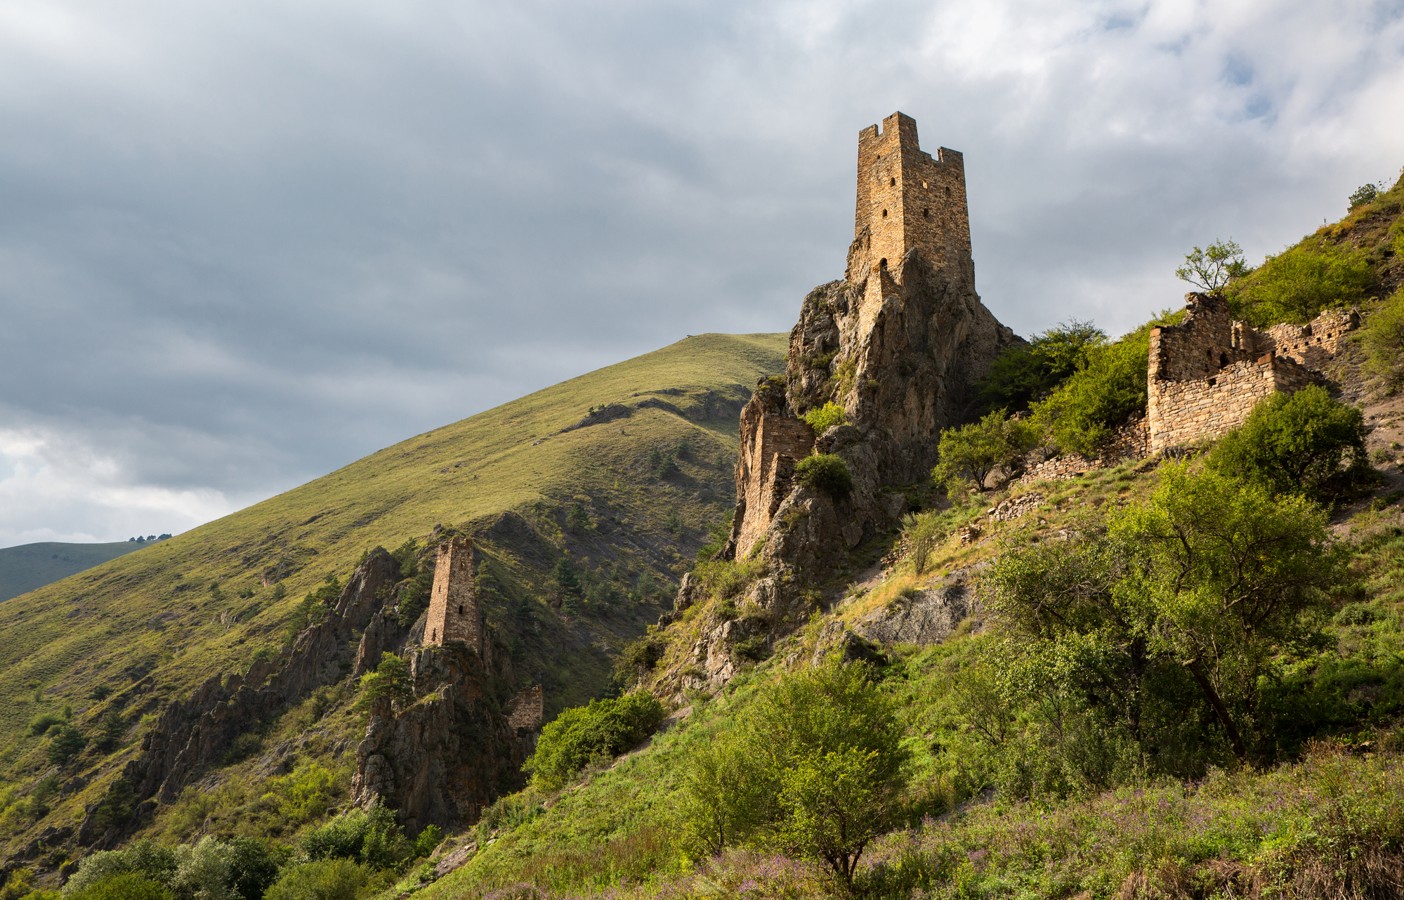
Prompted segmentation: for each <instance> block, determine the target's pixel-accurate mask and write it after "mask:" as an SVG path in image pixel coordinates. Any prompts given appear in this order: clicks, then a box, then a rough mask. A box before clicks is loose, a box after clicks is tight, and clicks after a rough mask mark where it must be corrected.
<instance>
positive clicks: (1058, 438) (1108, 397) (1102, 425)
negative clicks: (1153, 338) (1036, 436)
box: [1034, 325, 1150, 456]
mask: <svg viewBox="0 0 1404 900" xmlns="http://www.w3.org/2000/svg"><path fill="white" fill-rule="evenodd" d="M1149 358H1150V325H1145V326H1142V327H1141V328H1138V329H1137V330H1136V331H1133V332H1132V333H1130V334H1128V335H1126V336H1125V337H1123V338H1121V339H1120V340H1118V341H1117V342H1116V343H1114V344H1106V345H1103V346H1097V347H1093V348H1091V349H1089V351H1088V353H1087V361H1086V363H1085V364H1084V365H1083V366H1082V368H1080V369H1078V370H1077V372H1075V373H1074V374H1073V375H1072V377H1070V378H1069V379H1068V380H1067V381H1065V382H1063V384H1062V386H1061V387H1059V388H1058V389H1057V390H1056V391H1054V392H1053V393H1052V394H1049V395H1048V397H1047V399H1045V400H1042V401H1040V402H1039V403H1036V404H1035V405H1034V421H1035V422H1036V423H1037V424H1038V425H1040V426H1042V427H1044V428H1046V429H1047V430H1048V432H1049V433H1050V434H1052V436H1053V442H1054V443H1055V444H1057V446H1058V449H1059V450H1061V451H1063V452H1065V453H1067V452H1074V453H1081V454H1083V455H1085V456H1094V455H1096V454H1097V452H1098V451H1100V450H1101V449H1102V448H1103V447H1104V446H1105V445H1106V443H1107V441H1109V440H1110V439H1111V437H1112V435H1113V434H1114V433H1115V431H1116V429H1117V428H1119V427H1120V426H1122V425H1124V424H1125V423H1127V422H1128V421H1130V420H1131V419H1132V418H1134V417H1135V416H1137V415H1142V414H1144V413H1145V410H1146V401H1147V391H1146V367H1147V364H1148V360H1149Z"/></svg>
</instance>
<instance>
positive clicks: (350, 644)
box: [79, 548, 399, 845]
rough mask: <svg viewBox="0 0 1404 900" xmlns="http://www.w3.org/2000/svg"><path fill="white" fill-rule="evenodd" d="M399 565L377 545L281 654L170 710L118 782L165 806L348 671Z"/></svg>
mask: <svg viewBox="0 0 1404 900" xmlns="http://www.w3.org/2000/svg"><path fill="white" fill-rule="evenodd" d="M398 579H399V566H398V564H397V563H396V562H395V560H394V558H393V557H391V556H390V554H388V553H386V552H385V551H384V550H383V549H379V548H377V549H376V550H375V551H373V552H372V553H371V554H370V555H369V556H368V557H367V558H366V560H365V561H364V562H363V563H361V565H360V566H359V567H358V568H357V569H356V571H355V573H354V574H353V575H352V576H351V579H350V581H348V582H347V584H346V587H345V589H343V590H342V592H341V595H340V597H339V598H338V599H337V602H336V606H335V607H334V608H333V609H331V610H330V611H329V612H328V615H327V617H326V618H325V619H324V620H323V621H321V622H319V623H317V624H315V625H312V626H310V627H308V628H306V629H304V630H303V631H302V633H301V634H299V635H298V636H297V639H296V640H295V641H294V642H293V643H292V644H291V645H290V646H288V647H285V648H284V649H283V650H282V652H281V653H279V654H278V655H277V656H275V657H272V658H270V659H264V660H255V661H254V663H253V665H251V666H250V667H249V670H248V671H247V672H246V673H245V674H244V675H242V676H240V675H229V676H223V675H213V676H211V677H210V679H209V680H208V681H206V682H205V683H204V684H203V685H202V686H201V687H200V688H199V689H198V690H196V691H195V693H194V694H192V695H191V696H190V697H188V698H186V699H185V700H178V701H176V702H174V703H172V704H170V705H169V706H168V707H166V710H165V712H164V713H162V714H161V718H160V719H159V720H158V721H157V723H156V727H154V728H152V729H151V730H150V731H148V732H147V733H146V736H145V737H144V738H143V739H142V743H141V749H140V750H139V752H138V753H137V756H136V758H135V759H133V760H132V761H131V762H130V763H128V764H127V767H126V769H125V770H124V772H123V776H122V778H123V781H125V782H126V784H127V786H128V787H130V788H131V790H132V792H133V794H134V795H135V798H136V799H137V800H138V801H147V809H149V808H150V807H151V805H153V804H154V803H155V802H161V803H169V802H171V801H173V800H175V799H176V797H178V796H179V795H180V792H181V790H182V789H183V788H184V787H185V786H186V785H188V784H190V783H192V782H193V781H194V780H195V779H196V778H198V777H199V776H200V775H202V774H204V772H205V771H206V770H208V769H209V768H211V767H213V766H215V765H217V764H218V763H219V762H220V761H221V760H222V759H223V758H224V757H225V755H226V754H227V753H228V752H229V749H230V747H231V746H233V745H234V742H235V740H236V739H237V738H238V737H240V736H241V735H243V734H245V733H248V732H250V731H254V730H256V729H257V728H258V726H259V725H261V724H262V723H264V722H266V721H268V720H269V719H270V718H272V717H274V716H276V715H278V714H279V713H281V712H283V711H284V710H286V709H288V708H289V707H291V706H292V705H293V704H294V703H296V702H298V701H300V700H302V699H303V698H305V697H307V696H308V695H309V694H311V693H312V691H313V690H315V689H317V688H319V687H322V686H324V685H328V684H334V683H335V682H337V681H340V680H341V679H343V678H345V677H346V676H347V675H349V674H351V673H352V671H353V667H354V663H355V659H356V653H355V652H354V650H353V648H354V647H355V646H356V645H355V639H356V636H357V634H358V633H360V632H362V631H363V630H364V629H365V628H366V626H367V625H368V624H369V623H370V622H371V621H372V620H373V619H375V618H376V617H377V616H379V615H380V605H381V603H382V601H383V598H384V596H385V595H386V593H387V592H388V589H389V588H390V587H391V586H392V585H393V584H394V583H395V582H396V581H397V580H398ZM102 821H103V820H102V819H100V818H95V817H93V816H91V815H90V816H89V817H88V819H87V820H86V821H85V822H84V823H83V826H82V828H81V829H80V830H79V840H80V841H81V842H82V843H84V844H88V845H101V844H102V843H103V841H104V840H105V839H108V838H109V837H110V838H112V839H115V838H117V837H120V835H117V834H115V833H113V834H111V835H109V834H108V832H107V829H106V827H105V826H104V825H102V824H100V823H101V822H102Z"/></svg>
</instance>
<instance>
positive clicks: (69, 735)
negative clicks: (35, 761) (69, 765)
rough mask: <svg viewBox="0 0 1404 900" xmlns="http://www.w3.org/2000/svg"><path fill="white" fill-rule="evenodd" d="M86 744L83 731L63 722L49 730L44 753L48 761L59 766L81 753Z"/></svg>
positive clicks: (86, 740)
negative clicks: (47, 742)
mask: <svg viewBox="0 0 1404 900" xmlns="http://www.w3.org/2000/svg"><path fill="white" fill-rule="evenodd" d="M86 746H88V739H87V738H86V737H84V735H83V732H81V731H79V730H78V729H77V728H74V727H73V726H72V725H69V724H68V723H66V722H65V723H64V724H62V725H59V726H57V727H55V728H51V729H50V730H49V744H48V747H46V748H45V753H46V754H47V755H48V757H49V762H51V763H53V764H54V765H56V766H61V765H63V764H64V763H66V762H68V761H69V760H71V759H73V757H75V756H77V755H78V754H79V753H82V752H83V748H84V747H86Z"/></svg>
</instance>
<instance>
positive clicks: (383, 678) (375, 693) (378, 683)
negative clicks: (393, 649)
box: [356, 653, 414, 711]
mask: <svg viewBox="0 0 1404 900" xmlns="http://www.w3.org/2000/svg"><path fill="white" fill-rule="evenodd" d="M413 699H414V683H413V681H412V680H411V679H410V672H409V665H408V664H407V663H406V662H405V661H404V660H403V659H401V658H400V657H398V656H396V655H395V654H393V653H386V654H385V655H384V656H382V657H381V658H380V664H379V665H377V666H376V667H375V671H374V672H367V673H366V674H364V675H362V676H361V681H360V683H359V684H358V685H357V688H356V709H358V710H361V711H369V710H371V709H373V708H374V707H375V705H376V704H377V703H380V702H382V701H385V702H389V703H390V704H391V705H392V707H394V706H400V705H402V704H405V703H409V702H410V701H412V700H413Z"/></svg>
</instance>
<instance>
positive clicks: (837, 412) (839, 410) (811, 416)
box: [803, 401, 848, 434]
mask: <svg viewBox="0 0 1404 900" xmlns="http://www.w3.org/2000/svg"><path fill="white" fill-rule="evenodd" d="M803 418H804V421H805V422H806V423H807V424H808V425H809V427H810V428H812V429H813V430H814V433H815V434H823V433H824V432H826V431H828V430H829V429H830V428H833V427H834V426H835V425H843V424H845V423H846V422H847V421H848V418H847V414H846V412H845V411H844V408H843V407H842V406H839V405H838V404H837V403H834V402H833V401H830V402H828V403H825V404H824V405H823V406H816V407H815V408H814V409H811V410H810V411H809V412H807V413H805V414H804V417H803Z"/></svg>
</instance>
